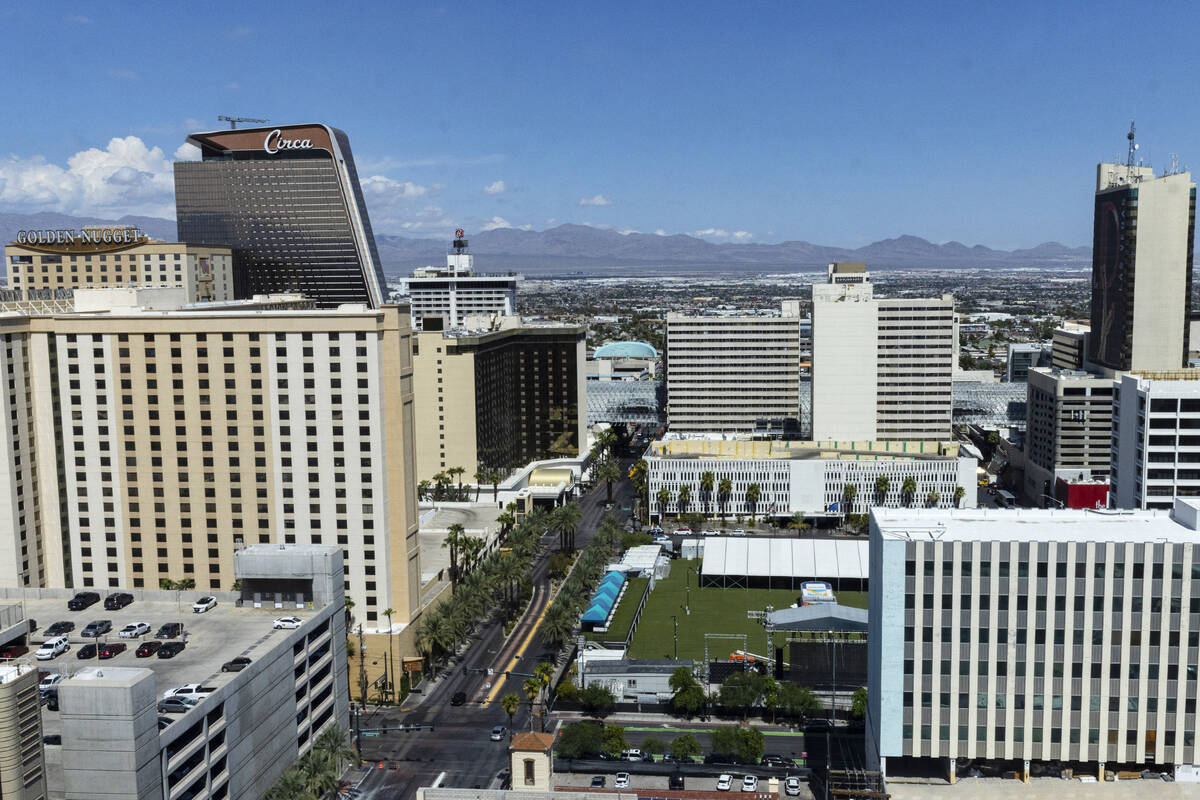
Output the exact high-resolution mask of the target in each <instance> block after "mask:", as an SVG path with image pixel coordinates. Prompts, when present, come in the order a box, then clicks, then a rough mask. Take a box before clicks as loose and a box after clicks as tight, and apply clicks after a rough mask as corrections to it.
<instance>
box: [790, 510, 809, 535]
mask: <svg viewBox="0 0 1200 800" xmlns="http://www.w3.org/2000/svg"><path fill="white" fill-rule="evenodd" d="M787 526H788V528H789V529H791V530H794V531H796V532H797V533H799V532H800V531H803V530H808V529H809V528H811V527H812V526H811V525H809V524H808V522H807V520H806V519H805V517H804V512H803V511H797V512H796V513H795V514H792V517H791V519H789V520H788V524H787Z"/></svg>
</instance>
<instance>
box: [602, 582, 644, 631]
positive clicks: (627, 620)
mask: <svg viewBox="0 0 1200 800" xmlns="http://www.w3.org/2000/svg"><path fill="white" fill-rule="evenodd" d="M649 582H650V579H649V578H630V579H629V581H628V582H627V586H626V587H625V594H624V595H622V596H621V604H620V605H619V606H617V613H615V614H613V618H612V622H611V623H609V626H608V633H604V634H597V637H598V638H599V639H601V640H607V641H610V642H620V641H624V640H625V637H626V636H628V635H629V626H630V625H631V624H632V623H633V612H635V611H637V607H638V603H640V602H642V592H643V591H645V590H646V584H647V583H649Z"/></svg>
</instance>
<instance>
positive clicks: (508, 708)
mask: <svg viewBox="0 0 1200 800" xmlns="http://www.w3.org/2000/svg"><path fill="white" fill-rule="evenodd" d="M500 705H501V706H502V707H503V708H504V713H506V714H508V740H509V741H510V742H511V741H512V719H513V714H515V713H517V709H518V708H520V707H521V698H519V697H517V696H516V695H515V694H513V693H512V692H509V693H508V694H506V695H504V697H501V698H500Z"/></svg>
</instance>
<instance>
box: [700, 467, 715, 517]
mask: <svg viewBox="0 0 1200 800" xmlns="http://www.w3.org/2000/svg"><path fill="white" fill-rule="evenodd" d="M716 482H717V476H716V475H713V473H712V471H711V470H705V471H704V472H702V473H700V491H701V492H702V493H703V495H704V515H705V516H708V515H709V514H710V513H711V512H712V492H713V486H715V485H716Z"/></svg>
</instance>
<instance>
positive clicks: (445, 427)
mask: <svg viewBox="0 0 1200 800" xmlns="http://www.w3.org/2000/svg"><path fill="white" fill-rule="evenodd" d="M585 336H586V331H585V329H584V328H581V327H578V326H571V325H523V324H521V321H520V318H519V317H506V318H503V324H502V325H499V326H496V327H493V328H491V329H476V330H452V331H423V332H421V333H419V334H418V335H417V336H416V337H415V339H414V348H413V386H414V391H415V398H416V404H415V407H416V472H417V479H418V480H432V479H433V477H434V476H435V475H437V474H438V473H439V472H443V471H445V470H446V469H449V468H453V467H462V468H463V469H465V470H466V472H465V473H464V475H466V476H467V480H471V479H472V478H473V477H474V475H475V473H476V472H477V471H481V470H499V471H501V472H504V473H507V471H509V470H511V469H513V468H515V467H519V466H523V465H524V464H527V463H529V462H530V461H535V460H537V459H541V458H553V457H559V456H574V455H578V454H579V452H580V448H583V447H586V442H587V387H586V385H585V374H584V369H585V362H586V350H585V345H584V339H585Z"/></svg>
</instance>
